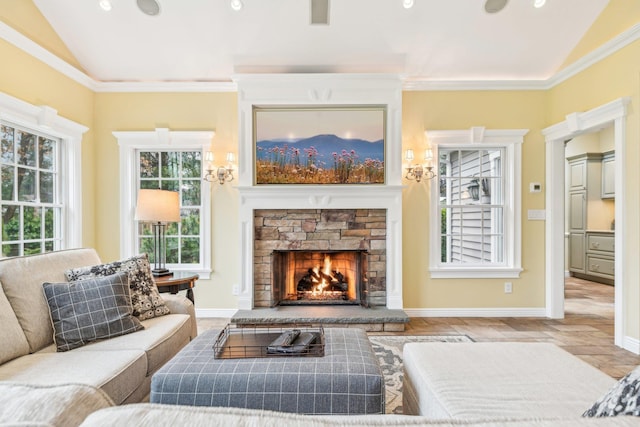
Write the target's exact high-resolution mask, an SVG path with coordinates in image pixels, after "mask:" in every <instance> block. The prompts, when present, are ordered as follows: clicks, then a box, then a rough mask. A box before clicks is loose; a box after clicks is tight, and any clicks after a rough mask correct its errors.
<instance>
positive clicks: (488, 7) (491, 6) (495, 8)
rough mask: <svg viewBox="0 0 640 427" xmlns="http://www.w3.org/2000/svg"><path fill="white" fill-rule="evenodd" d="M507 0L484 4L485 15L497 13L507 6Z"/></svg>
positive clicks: (488, 0)
mask: <svg viewBox="0 0 640 427" xmlns="http://www.w3.org/2000/svg"><path fill="white" fill-rule="evenodd" d="M508 1H509V0H487V2H486V3H485V4H484V10H485V11H486V12H487V13H498V12H500V11H501V10H502V9H504V7H505V6H506V5H507V2H508Z"/></svg>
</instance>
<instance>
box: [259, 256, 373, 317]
mask: <svg viewBox="0 0 640 427" xmlns="http://www.w3.org/2000/svg"><path fill="white" fill-rule="evenodd" d="M366 255H367V253H366V251H364V250H354V251H299V250H292V251H274V252H273V269H272V272H273V281H272V306H276V305H313V304H318V305H319V304H323V305H324V304H360V305H363V306H368V302H367V288H366V284H367V278H366V275H367V258H366Z"/></svg>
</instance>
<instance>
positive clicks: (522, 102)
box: [0, 0, 640, 338]
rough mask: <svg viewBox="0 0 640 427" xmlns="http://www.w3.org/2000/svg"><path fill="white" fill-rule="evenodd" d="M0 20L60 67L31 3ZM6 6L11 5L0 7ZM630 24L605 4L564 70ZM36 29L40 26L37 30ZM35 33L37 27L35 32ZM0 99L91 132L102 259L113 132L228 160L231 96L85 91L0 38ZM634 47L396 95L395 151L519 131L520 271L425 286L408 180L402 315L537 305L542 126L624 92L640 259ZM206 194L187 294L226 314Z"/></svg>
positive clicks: (220, 217) (110, 222) (110, 250)
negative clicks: (454, 134) (533, 76)
mask: <svg viewBox="0 0 640 427" xmlns="http://www.w3.org/2000/svg"><path fill="white" fill-rule="evenodd" d="M0 1H2V3H1V4H2V12H0V20H3V21H5V22H8V23H10V24H11V25H13V27H14V28H16V29H18V30H20V31H22V32H23V33H24V34H26V35H28V36H30V37H32V38H33V39H34V40H35V41H37V42H39V43H41V44H43V45H44V46H45V47H47V48H48V49H50V50H52V51H54V53H56V54H57V55H59V56H61V57H62V58H64V59H65V60H68V61H69V62H70V63H72V64H75V60H74V59H73V58H71V57H70V54H69V53H68V52H65V49H64V48H63V46H61V45H60V44H61V43H60V42H59V40H57V39H49V35H50V28H49V27H48V24H47V26H45V27H40V26H41V24H42V23H43V18H42V16H41V15H40V14H39V12H38V11H37V9H36V8H35V7H33V4H32V3H31V2H30V1H26V0H0ZM6 5H9V6H10V7H11V8H12V9H7V8H4V7H5V6H6ZM639 21H640V10H638V3H637V1H636V0H612V1H611V2H610V4H609V6H608V7H607V9H606V10H605V11H604V12H603V14H602V16H601V18H600V19H598V21H597V22H596V23H595V24H594V26H593V27H592V29H591V30H590V31H589V32H588V33H587V35H586V37H585V39H584V40H583V41H582V42H581V43H580V44H579V45H578V46H577V47H576V49H575V50H574V52H573V53H572V55H571V56H570V57H569V58H568V59H567V64H569V63H571V62H573V61H574V60H575V59H578V58H579V57H581V56H582V55H584V54H585V53H587V52H589V51H590V50H592V49H593V48H595V47H597V46H599V45H601V44H602V43H603V42H605V41H607V40H609V39H610V38H611V37H613V36H615V35H617V34H619V33H620V32H621V31H623V30H625V29H626V28H628V27H630V26H632V25H634V24H635V23H637V22H639ZM39 27H40V28H39ZM38 28H39V29H38ZM0 57H1V58H3V64H11V65H10V66H3V67H0V91H3V92H5V93H8V94H10V95H13V96H15V97H17V98H20V99H23V100H25V101H27V102H30V103H33V104H36V105H43V104H45V105H49V106H51V107H53V108H55V109H57V110H58V112H59V114H60V115H62V116H64V117H67V118H69V119H71V120H74V121H77V122H79V123H81V124H83V125H85V126H88V127H89V128H90V129H91V130H90V131H89V132H88V133H87V134H86V135H85V137H84V138H83V164H84V166H85V168H84V170H83V186H84V194H83V209H84V215H83V220H84V226H83V231H84V244H85V246H95V247H96V248H97V249H98V252H99V253H100V255H101V257H102V258H103V259H105V261H106V260H113V259H116V258H118V257H119V244H120V242H119V233H118V231H117V230H119V225H120V224H119V214H118V213H119V208H120V207H119V190H118V185H119V166H118V145H117V141H116V139H115V137H113V135H112V132H113V131H131V130H153V129H154V128H157V127H167V128H170V129H171V130H202V129H215V130H216V132H217V135H216V137H215V138H214V140H213V142H212V146H213V150H214V152H215V153H216V155H217V156H218V158H222V157H223V155H224V153H225V152H226V151H235V152H237V128H238V124H237V100H236V96H237V94H235V93H218V94H210V93H202V94H195V93H183V94H165V93H156V94H130V93H120V94H111V93H93V92H91V91H90V90H88V89H86V88H85V87H83V86H81V85H79V84H77V83H74V82H73V81H71V80H70V79H68V78H66V77H64V76H62V75H60V74H59V73H57V72H55V71H54V70H52V69H51V68H49V67H48V66H46V65H44V64H42V63H40V62H39V61H37V60H35V59H33V58H32V57H30V56H29V55H27V54H25V53H24V52H22V51H20V50H18V49H16V48H14V47H13V46H11V45H9V44H7V43H6V42H4V41H1V40H0ZM639 88H640V43H639V42H636V43H634V44H633V45H631V46H629V47H627V48H625V49H623V50H621V51H620V52H618V53H616V54H614V55H612V56H611V57H609V58H607V59H605V60H603V61H601V62H600V63H598V64H596V65H594V66H592V67H590V68H589V69H588V70H586V71H584V72H582V73H580V74H579V75H577V76H575V77H573V78H571V79H569V80H567V81H566V82H564V83H562V84H560V85H558V86H557V87H555V88H553V89H551V90H549V91H472V92H463V91H461V92H437V91H435V92H405V93H404V94H403V125H402V126H403V129H402V130H403V150H404V149H406V148H414V149H422V148H424V144H425V141H424V136H423V135H424V130H426V129H428V130H439V129H440V130H442V129H445V130H448V129H468V128H470V127H471V126H484V127H486V128H488V129H514V128H525V129H529V133H528V134H527V136H526V137H525V142H524V144H523V158H524V161H523V168H522V240H523V244H522V265H523V268H524V272H523V273H522V276H521V278H520V279H516V280H509V281H512V282H513V293H512V294H504V291H503V283H504V281H505V280H502V279H499V280H498V279H493V280H489V279H483V280H459V279H456V280H442V279H440V280H432V279H430V278H429V275H428V258H429V253H428V221H429V215H428V207H429V200H428V193H427V185H424V184H420V185H418V184H415V183H407V184H408V187H407V188H406V190H405V191H404V197H403V212H404V213H403V230H404V231H403V233H404V235H403V241H404V244H403V245H404V246H403V254H404V256H403V275H404V289H405V295H404V305H405V307H406V308H483V307H491V308H494V307H509V308H510V307H543V306H544V304H545V300H544V280H543V278H544V250H545V242H544V226H545V224H544V222H543V221H527V220H526V212H527V210H528V209H544V207H545V206H544V192H542V193H536V194H531V193H529V192H528V184H529V182H541V183H543V190H544V185H545V182H544V167H545V158H544V153H545V144H544V140H543V138H542V135H541V133H540V131H541V129H543V128H545V127H547V126H549V125H551V124H554V123H557V122H560V121H562V120H564V118H565V116H566V114H568V113H571V112H575V111H585V110H588V109H590V108H594V107H597V106H599V105H602V104H604V103H606V102H608V101H611V100H613V99H615V98H618V97H621V96H631V99H632V104H631V107H630V114H629V117H628V121H627V140H628V144H627V146H628V153H627V156H626V158H625V159H624V161H625V162H626V164H627V175H626V180H627V182H628V184H629V185H628V191H627V194H626V195H625V196H626V199H627V205H626V207H625V215H626V219H627V233H626V234H627V236H628V238H627V239H626V249H627V251H628V253H630V254H637V253H640V247H639V246H640V220H639V219H638V215H637V213H638V212H640V195H639V193H638V191H637V188H638V186H639V185H640V182H639V181H640V171H639V170H638V168H637V165H638V164H639V160H640V144H639V142H640V141H639V140H640V115H639V113H638V109H639V106H640V94H639V91H640V89H639ZM212 191H213V193H212V205H213V206H212V238H213V254H212V257H213V269H214V272H213V275H212V279H211V280H208V281H200V282H199V283H198V287H197V288H196V298H197V301H198V308H199V309H207V308H212V309H215V308H235V307H236V299H235V297H233V296H232V295H231V287H232V285H233V284H235V283H237V282H238V280H239V271H240V263H239V260H238V259H237V254H238V253H239V249H238V245H239V240H240V239H239V230H238V203H239V200H238V196H237V191H235V190H234V189H233V188H232V186H231V185H228V184H225V185H224V186H219V185H214V187H213V190H212ZM634 258H635V259H636V260H637V255H635V256H634V257H633V258H632V259H631V260H630V262H628V263H625V265H624V269H625V273H626V275H627V278H628V283H625V284H623V285H624V286H625V287H626V290H627V293H628V295H629V299H628V301H627V302H626V304H627V309H628V312H629V316H628V317H627V319H626V320H625V323H626V327H627V335H630V336H632V337H635V338H638V337H640V313H638V302H639V301H640V271H639V264H640V263H638V262H634Z"/></svg>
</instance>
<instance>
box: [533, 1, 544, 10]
mask: <svg viewBox="0 0 640 427" xmlns="http://www.w3.org/2000/svg"><path fill="white" fill-rule="evenodd" d="M546 2H547V0H534V2H533V7H535V8H541V7H542V6H544V4H545V3H546Z"/></svg>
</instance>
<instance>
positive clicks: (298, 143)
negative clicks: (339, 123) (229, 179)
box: [256, 134, 384, 164]
mask: <svg viewBox="0 0 640 427" xmlns="http://www.w3.org/2000/svg"><path fill="white" fill-rule="evenodd" d="M285 147H286V150H287V151H288V152H290V151H291V150H292V149H298V150H299V151H300V157H301V158H303V156H304V155H305V149H310V148H312V147H313V148H315V150H316V151H317V153H318V154H317V156H316V157H317V159H318V160H319V161H320V162H324V163H325V164H331V163H332V162H333V153H337V154H338V155H340V154H341V153H342V152H343V150H345V151H346V152H347V153H351V151H352V150H353V151H354V152H355V154H356V155H357V157H358V160H359V161H360V162H362V161H364V160H365V159H372V160H379V161H384V140H382V139H381V140H379V141H366V140H363V139H345V138H340V137H339V136H337V135H328V134H325V135H315V136H312V137H309V138H303V139H298V140H285V139H272V140H262V141H258V142H257V143H256V148H257V150H256V156H257V158H258V160H268V159H269V158H270V152H271V150H272V149H275V148H279V149H284V148H285Z"/></svg>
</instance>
